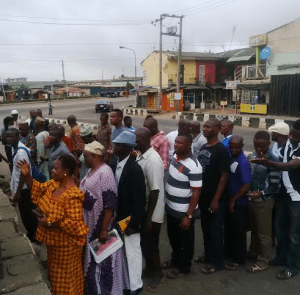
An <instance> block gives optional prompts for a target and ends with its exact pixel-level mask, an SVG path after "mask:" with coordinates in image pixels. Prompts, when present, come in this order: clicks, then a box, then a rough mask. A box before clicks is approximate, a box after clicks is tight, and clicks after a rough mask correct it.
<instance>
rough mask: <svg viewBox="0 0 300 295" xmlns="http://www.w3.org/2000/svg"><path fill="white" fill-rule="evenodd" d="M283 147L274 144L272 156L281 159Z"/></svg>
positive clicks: (276, 143)
mask: <svg viewBox="0 0 300 295" xmlns="http://www.w3.org/2000/svg"><path fill="white" fill-rule="evenodd" d="M282 147H283V146H279V145H278V142H276V141H275V142H274V144H273V147H272V154H273V155H274V156H275V157H277V158H278V159H279V158H280V152H281V149H282Z"/></svg>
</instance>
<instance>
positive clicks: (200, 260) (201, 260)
mask: <svg viewBox="0 0 300 295" xmlns="http://www.w3.org/2000/svg"><path fill="white" fill-rule="evenodd" d="M194 261H195V262H197V263H205V262H208V261H207V258H206V257H205V256H198V257H196V258H195V259H194Z"/></svg>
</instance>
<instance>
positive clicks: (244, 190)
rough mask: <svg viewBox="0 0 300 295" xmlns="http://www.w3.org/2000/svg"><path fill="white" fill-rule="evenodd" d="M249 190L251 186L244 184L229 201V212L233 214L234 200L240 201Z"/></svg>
mask: <svg viewBox="0 0 300 295" xmlns="http://www.w3.org/2000/svg"><path fill="white" fill-rule="evenodd" d="M250 188H251V184H249V183H245V184H244V185H243V186H242V187H241V188H240V189H239V191H238V192H237V193H236V194H235V195H234V196H233V197H232V198H231V199H230V201H229V212H230V213H233V211H234V209H233V208H234V205H235V202H236V200H238V199H240V198H241V197H243V196H245V195H246V194H247V192H248V191H249V190H250Z"/></svg>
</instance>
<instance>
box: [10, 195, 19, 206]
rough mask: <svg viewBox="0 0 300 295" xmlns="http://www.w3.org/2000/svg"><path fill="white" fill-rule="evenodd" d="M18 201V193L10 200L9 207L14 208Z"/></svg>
mask: <svg viewBox="0 0 300 295" xmlns="http://www.w3.org/2000/svg"><path fill="white" fill-rule="evenodd" d="M19 200H20V193H15V195H14V197H13V198H12V200H10V202H11V205H12V206H13V207H16V206H17V205H18V203H19Z"/></svg>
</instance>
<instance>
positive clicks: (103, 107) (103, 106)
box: [95, 100, 114, 113]
mask: <svg viewBox="0 0 300 295" xmlns="http://www.w3.org/2000/svg"><path fill="white" fill-rule="evenodd" d="M113 108H114V106H113V103H112V102H111V101H110V100H98V101H97V104H96V105H95V111H96V113H99V112H111V111H112V110H113Z"/></svg>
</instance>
